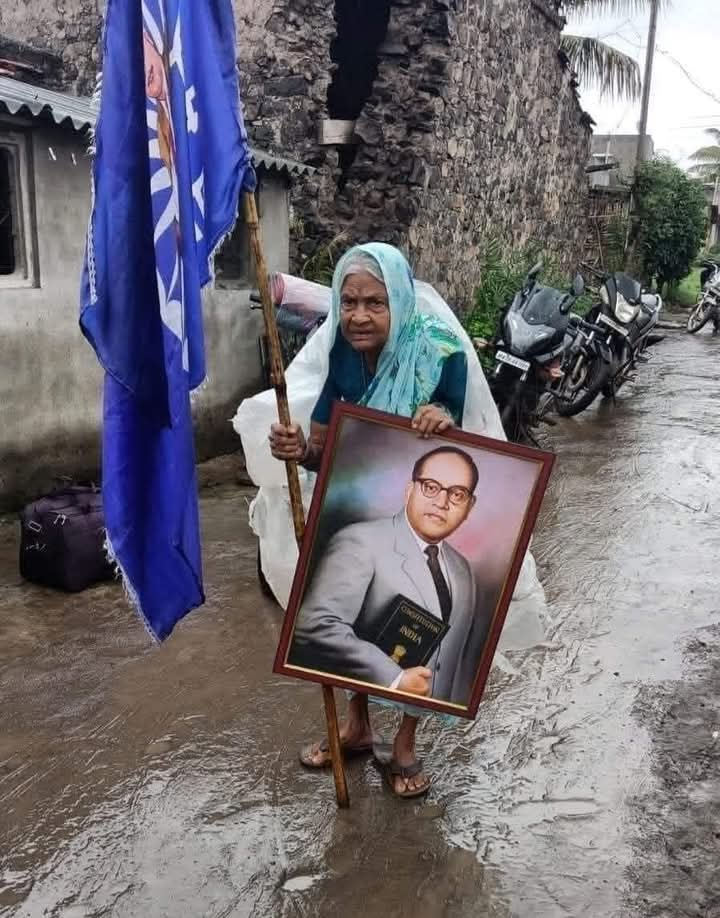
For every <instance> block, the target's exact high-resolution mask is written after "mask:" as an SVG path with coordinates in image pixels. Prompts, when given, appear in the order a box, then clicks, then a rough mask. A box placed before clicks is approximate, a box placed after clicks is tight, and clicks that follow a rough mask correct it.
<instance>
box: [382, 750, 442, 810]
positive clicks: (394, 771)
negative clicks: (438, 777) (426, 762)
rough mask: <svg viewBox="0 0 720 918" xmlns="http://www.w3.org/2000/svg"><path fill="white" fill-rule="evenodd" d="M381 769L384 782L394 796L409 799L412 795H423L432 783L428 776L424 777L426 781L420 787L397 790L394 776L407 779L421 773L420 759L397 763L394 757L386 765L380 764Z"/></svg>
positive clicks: (421, 764)
mask: <svg viewBox="0 0 720 918" xmlns="http://www.w3.org/2000/svg"><path fill="white" fill-rule="evenodd" d="M381 769H382V773H383V777H384V778H385V782H386V784H387V785H388V787H389V788H390V790H391V791H392V792H393V794H395V796H396V797H402V799H403V800H405V799H408V800H409V799H411V798H412V797H423V796H424V795H425V794H427V792H428V791H429V790H430V785H431V784H432V781H431V780H430V778H426V779H425V780H426V783H425V784H424V785H423V786H422V787H417V788H415V789H414V790H410V789H409V788H408V789H406V790H404V791H398V790H397V789H396V787H395V779H396V778H402V779H403V781H409V780H410V778H415V777H417V775H419V774H421V773H422V770H423V763H422V759H415V761H414V762H413V763H412V765H399V764H398V763H397V762H396V761H395V759H392V760H391V761H390V762H389V763H388V764H387V765H382V766H381Z"/></svg>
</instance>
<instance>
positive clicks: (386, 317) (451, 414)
mask: <svg viewBox="0 0 720 918" xmlns="http://www.w3.org/2000/svg"><path fill="white" fill-rule="evenodd" d="M421 306H422V307H423V308H420V307H421ZM322 334H324V338H323V339H320V340H312V341H311V342H310V343H309V344H308V345H307V347H306V350H307V351H309V352H313V356H312V358H311V357H310V355H309V354H308V355H303V354H302V353H301V354H300V355H299V357H298V358H297V359H296V361H295V363H294V364H293V366H292V367H291V368H290V371H289V373H288V388H289V395H290V400H291V410H292V411H293V416H294V417H295V418H296V419H297V417H298V415H297V412H296V409H297V411H300V413H301V414H302V412H303V408H305V409H307V408H308V407H310V409H311V410H310V417H309V422H310V423H309V430H307V433H306V431H305V430H303V426H302V424H299V423H293V424H291V425H289V426H287V427H284V426H282V425H280V424H277V423H275V424H272V426H271V430H270V438H269V439H270V451H271V453H272V455H273V456H274V457H275V458H276V459H279V460H295V461H297V462H299V463H300V465H301V466H302V467H303V468H304V469H306V470H307V471H308V472H313V471H315V470H316V469H317V468H318V466H319V464H320V459H321V457H322V451H323V447H324V444H325V437H326V433H327V427H328V422H329V419H330V412H331V408H332V403H333V401H335V400H342V401H347V402H352V403H354V404H359V405H366V406H368V407H371V408H376V409H379V410H382V411H387V412H390V413H393V414H397V415H401V416H403V417H409V418H412V423H413V427H414V428H415V429H416V430H417V432H418V435H419V436H422V437H431V436H433V435H435V434H438V433H442V432H444V431H447V430H448V429H449V428H451V427H452V426H454V425H458V426H462V427H465V428H466V429H469V430H472V431H474V432H476V433H485V434H487V435H489V436H494V437H498V438H503V433H502V427H501V425H500V421H499V418H498V416H497V410H496V409H495V406H494V404H493V402H492V399H491V397H490V393H489V390H488V387H487V383H486V381H485V378H484V375H483V373H482V369H481V367H480V365H479V362H478V359H477V356H476V355H475V353H474V351H473V348H472V345H471V344H470V341H469V340H468V338H467V336H466V335H465V333H464V332H463V330H462V328H461V326H460V324H459V323H458V321H457V319H456V317H455V316H454V315H453V313H452V311H451V310H450V308H449V307H448V306H447V304H445V303H444V302H443V301H442V300H441V299H440V297H438V296H437V294H436V293H435V292H434V291H433V290H432V288H429V287H427V286H426V285H420V284H418V283H416V282H415V281H414V280H413V276H412V272H411V270H410V267H409V265H408V263H407V261H406V260H405V258H404V256H403V255H402V254H401V253H400V252H399V251H398V250H397V249H395V248H393V247H392V246H389V245H385V244H381V243H371V244H368V245H362V246H357V247H355V248H353V249H351V250H350V251H349V252H348V253H347V254H346V255H345V256H344V257H343V258H342V259H341V261H340V263H339V264H338V266H337V269H336V272H335V277H334V280H333V292H332V309H331V313H330V316H329V318H328V320H327V322H326V323H325V326H324V327H323V329H322V330H321V332H320V333H319V335H318V336H317V337H318V338H319V337H320V335H322ZM258 398H260V399H261V401H262V398H263V397H258ZM251 401H253V400H251ZM266 401H267V400H266ZM293 401H295V405H293ZM309 402H311V404H309ZM246 405H247V403H244V405H243V406H241V409H240V411H239V413H238V417H237V418H236V428H237V429H238V430H239V432H240V433H241V436H242V437H243V445H244V446H245V448H246V455H247V454H248V448H249V450H250V456H251V458H252V455H253V454H254V453H257V450H256V449H255V448H254V444H253V443H252V434H251V431H252V430H253V428H254V427H256V425H257V422H258V419H259V418H260V417H261V416H262V415H261V414H259V413H258V411H257V410H254V409H253V406H247V407H245V406H246ZM258 406H259V403H258V404H257V405H256V406H255V407H258ZM243 409H245V410H243ZM266 429H267V428H266ZM250 464H251V463H249V466H250ZM257 464H258V467H259V466H260V463H259V462H258V463H257ZM251 474H253V472H252V469H251ZM253 478H254V479H255V480H257V479H256V478H255V474H253ZM272 490H273V488H272V487H268V488H266V491H267V492H268V493H266V494H264V493H263V489H262V488H261V493H260V496H259V498H258V501H259V503H258V504H257V505H256V507H255V508H254V511H255V513H254V516H255V519H254V520H253V525H254V527H255V528H256V531H257V530H261V531H262V532H261V544H262V547H263V555H265V554H266V553H267V552H272V551H273V545H272V541H271V538H268V539H267V540H266V541H265V543H262V533H264V534H265V535H266V536H271V534H272V533H273V532H275V533H278V532H279V525H278V524H277V522H276V520H275V518H276V517H278V516H283V515H284V517H285V519H286V520H287V523H286V526H287V529H288V531H289V529H290V523H289V519H288V517H287V511H286V508H285V506H282V508H281V503H280V502H279V501H277V500H272V499H271V498H270V493H269V492H272ZM306 496H307V495H306ZM284 503H285V502H284V501H283V502H282V504H283V505H284ZM258 517H259V519H258ZM277 550H278V549H277V548H276V551H277ZM276 582H277V576H276ZM528 585H529V588H528ZM522 586H523V579H522V578H521V583H520V584H519V587H522ZM288 591H289V586H288V587H287V589H283V592H284V594H285V595H287V592H288ZM524 591H525V592H526V593H534V596H533V605H534V607H535V610H536V609H537V605H538V603H537V600H538V598H539V597H540V598H541V597H542V591H541V590H540V588H539V584H538V583H537V579H536V578H535V575H534V568H533V566H532V559H531V558H529V556H528V563H526V565H525V571H524ZM276 592H277V591H276ZM531 618H532V616H531ZM534 618H535V621H534V622H532V621H531V622H530V625H529V627H524V628H523V630H524V631H525V640H524V641H523V643H525V644H527V643H530V644H532V643H534V642H535V641H537V640H539V639H541V638H542V632H541V629H540V628H539V626H538V623H537V613H536V611H535V615H534ZM528 632H530V634H528ZM428 675H429V673H428ZM420 678H421V674H420ZM421 681H422V678H421ZM404 688H405V690H407V691H410V692H411V693H415V694H423V691H422V687H421V686H418V689H417V691H416V690H415V689H413V688H412V687H408V686H405V687H404ZM385 703H387V702H385ZM401 707H402V710H403V717H402V722H401V724H400V728H399V730H398V732H397V734H396V736H395V739H394V742H393V745H392V751H391V755H390V757H389V758H390V767H389V770H388V774H389V776H390V780H391V786H392V787H393V790H394V792H395V793H396V794H397V795H398V796H401V797H416V796H419V795H420V794H424V793H426V792H427V790H428V788H429V787H430V779H429V778H428V776H427V775H426V774H425V773H424V771H423V768H422V763H421V762H420V761H419V760H418V758H417V756H416V752H415V733H416V729H417V724H418V718H419V715H420V713H421V712H420V711H419V709H417V708H411V707H404V706H401ZM340 738H341V743H342V745H343V749H344V751H345V753H346V755H352V754H358V753H364V752H369V751H371V750H372V749H373V734H372V729H371V726H370V719H369V713H368V698H367V695H364V694H355V695H353V696H352V697H351V699H350V704H349V710H348V717H347V719H346V720H345V722H344V723H343V724H342V725H341V729H340ZM300 759H301V762H302V763H303V764H304V765H305V766H307V767H309V768H324V767H326V766H328V765H329V764H330V753H329V751H328V747H327V743H326V742H317V743H314V744H312V745H309V746H307V747H306V748H304V749H303V750H302V751H301V753H300Z"/></svg>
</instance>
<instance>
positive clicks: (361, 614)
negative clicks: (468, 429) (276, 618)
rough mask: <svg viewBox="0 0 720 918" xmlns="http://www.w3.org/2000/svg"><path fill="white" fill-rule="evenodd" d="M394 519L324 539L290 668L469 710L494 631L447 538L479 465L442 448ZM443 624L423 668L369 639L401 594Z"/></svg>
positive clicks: (420, 465) (467, 506) (429, 457)
mask: <svg viewBox="0 0 720 918" xmlns="http://www.w3.org/2000/svg"><path fill="white" fill-rule="evenodd" d="M408 472H409V475H408V479H409V480H408V483H407V487H406V490H405V504H404V506H403V507H401V508H399V510H398V512H396V513H395V515H393V516H388V517H386V518H382V519H376V520H372V521H369V522H361V523H355V524H353V525H349V526H345V527H344V528H342V529H340V530H339V531H338V532H336V533H335V535H334V536H333V537H332V538H331V539H330V541H329V542H328V544H327V546H326V548H325V550H324V552H323V554H322V557H321V558H320V560H319V562H318V564H317V566H316V568H315V571H314V574H313V575H312V577H311V580H310V582H309V584H308V586H307V591H306V593H305V596H304V598H303V601H302V604H301V606H300V609H299V612H298V615H297V619H296V623H295V630H294V634H293V639H292V643H291V647H290V653H289V657H288V662H289V663H290V664H291V665H294V666H302V667H305V668H308V669H313V670H318V671H321V672H326V673H332V674H334V675H338V676H341V677H344V678H348V679H352V680H354V681H357V682H363V683H367V684H369V685H376V686H379V687H382V688H389V689H397V690H398V691H401V692H406V693H409V694H412V695H417V696H422V697H429V698H433V699H438V700H441V701H444V702H450V703H452V704H458V705H467V704H468V703H469V701H470V697H471V694H472V688H473V682H474V679H475V675H476V673H477V669H478V663H479V660H480V656H481V653H482V648H483V646H484V643H485V640H486V638H487V634H488V630H489V626H490V613H489V612H482V611H479V610H478V602H477V596H478V590H477V586H476V583H475V577H474V575H473V571H472V568H471V566H470V564H469V563H468V561H467V559H466V558H465V557H463V555H462V554H460V552H458V551H457V550H456V549H455V548H453V547H452V546H451V545H450V544H449V542H448V539H449V538H450V537H451V536H452V535H453V534H454V533H455V532H457V530H458V529H459V528H460V527H461V526H462V525H463V523H464V522H465V521H466V520H467V519H468V517H469V516H470V514H471V513H472V512H473V509H474V508H475V505H476V501H477V496H476V492H477V490H478V485H479V473H478V468H477V465H476V464H475V462H474V461H473V459H472V457H471V456H470V455H469V453H467V452H466V451H464V450H462V449H460V448H459V447H457V446H454V445H450V444H448V445H443V446H440V447H438V448H436V449H433V450H431V451H429V452H427V453H425V454H424V455H423V456H421V457H420V458H419V459H418V460H417V462H416V463H415V465H414V467H413V468H412V470H408ZM399 595H400V596H403V597H406V598H407V599H408V600H410V602H411V603H413V604H414V605H416V606H417V607H420V609H421V610H422V611H423V612H424V613H427V614H428V615H430V616H432V617H433V619H434V620H437V621H438V622H442V623H444V625H445V626H447V627H446V630H445V629H443V631H444V636H443V638H442V640H441V642H440V644H439V646H438V647H437V649H435V650H434V652H433V654H432V656H431V657H430V659H429V660H427V661H426V664H425V665H424V666H411V667H409V668H405V669H403V668H402V667H401V666H400V661H402V657H403V656H404V650H402V649H401V648H396V651H397V652H396V653H395V654H394V656H393V654H392V653H387V652H385V651H383V650H382V649H380V647H378V646H377V644H376V643H374V640H375V639H376V638H377V635H378V633H379V632H380V631H381V630H382V627H383V624H384V622H385V620H386V618H387V615H388V609H391V608H392V605H393V602H394V601H395V600H396V599H397V597H398V596H399Z"/></svg>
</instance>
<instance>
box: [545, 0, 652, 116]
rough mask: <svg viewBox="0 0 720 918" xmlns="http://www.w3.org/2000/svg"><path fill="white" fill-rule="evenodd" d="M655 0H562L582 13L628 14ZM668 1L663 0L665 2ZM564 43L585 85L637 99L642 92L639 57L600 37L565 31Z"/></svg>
mask: <svg viewBox="0 0 720 918" xmlns="http://www.w3.org/2000/svg"><path fill="white" fill-rule="evenodd" d="M651 3H652V0H562V3H561V5H562V7H563V9H564V11H565V12H566V13H576V14H580V15H588V16H599V15H603V14H606V15H616V16H619V15H624V16H630V15H632V14H633V13H642V12H644V11H645V10H647V9H649V8H650V6H651ZM664 5H667V3H666V2H665V0H661V6H664ZM560 47H561V49H562V50H563V51H564V52H565V54H566V55H567V57H568V59H569V62H570V66H571V67H572V68H573V70H574V71H575V72H576V73H577V75H578V79H579V80H580V82H581V83H582V84H584V85H585V86H593V87H595V88H596V89H599V90H600V93H601V95H609V96H610V97H611V98H613V99H627V100H629V101H633V102H634V101H636V100H637V99H639V98H640V94H641V92H642V82H641V80H640V68H639V67H638V64H637V61H635V60H634V59H633V58H632V57H630V56H629V55H627V54H623V53H622V51H618V50H617V48H613V47H611V46H610V45H608V44H606V43H605V42H603V41H600V39H599V38H589V37H587V36H584V35H571V34H569V33H567V32H566V33H564V34H563V35H562V38H561V40H560Z"/></svg>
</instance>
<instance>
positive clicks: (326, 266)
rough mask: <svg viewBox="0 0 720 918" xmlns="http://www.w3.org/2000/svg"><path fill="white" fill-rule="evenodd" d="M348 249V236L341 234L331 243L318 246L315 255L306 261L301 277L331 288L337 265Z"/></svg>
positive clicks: (301, 270)
mask: <svg viewBox="0 0 720 918" xmlns="http://www.w3.org/2000/svg"><path fill="white" fill-rule="evenodd" d="M346 248H347V234H346V233H339V234H338V235H337V236H335V237H334V238H332V239H331V240H330V242H326V243H325V244H324V245H320V246H318V248H317V249H316V250H315V251H314V252H313V254H312V255H311V256H310V257H309V258H308V259H306V261H305V262H304V263H303V266H302V268H301V269H300V276H301V277H302V278H304V280H309V281H314V282H315V283H316V284H324V285H325V286H326V287H331V286H332V279H333V274H334V273H335V265H337V263H338V261H340V258H341V257H342V255H343V254H344V252H345V249H346Z"/></svg>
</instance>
